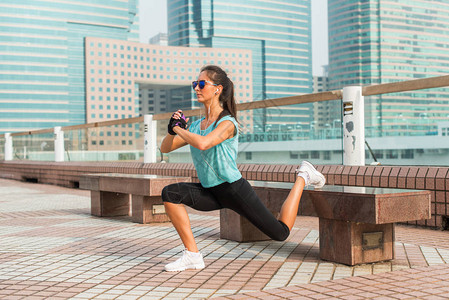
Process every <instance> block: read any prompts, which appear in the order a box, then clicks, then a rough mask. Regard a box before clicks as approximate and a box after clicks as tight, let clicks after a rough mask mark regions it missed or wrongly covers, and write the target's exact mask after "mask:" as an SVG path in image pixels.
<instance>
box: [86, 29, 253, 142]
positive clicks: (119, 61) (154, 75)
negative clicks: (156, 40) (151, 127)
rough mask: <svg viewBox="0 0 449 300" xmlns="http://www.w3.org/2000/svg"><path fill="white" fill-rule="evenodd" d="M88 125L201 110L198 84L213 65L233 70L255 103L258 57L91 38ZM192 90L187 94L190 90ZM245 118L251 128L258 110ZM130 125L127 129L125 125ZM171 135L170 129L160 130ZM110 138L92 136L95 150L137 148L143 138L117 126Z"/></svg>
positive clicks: (242, 96) (241, 91)
mask: <svg viewBox="0 0 449 300" xmlns="http://www.w3.org/2000/svg"><path fill="white" fill-rule="evenodd" d="M85 45H86V104H87V105H86V115H87V122H88V123H92V122H100V121H106V120H111V119H113V120H115V119H126V118H131V117H135V116H138V115H144V114H157V113H164V112H170V111H175V110H177V109H192V108H197V107H199V103H198V101H197V99H196V97H192V95H191V93H192V91H193V89H192V85H191V83H192V81H193V80H196V78H197V76H198V74H199V73H200V69H201V67H203V66H205V65H208V64H218V61H217V59H219V60H220V64H223V65H225V66H229V68H230V71H231V73H232V74H236V73H238V72H239V71H240V70H241V71H242V72H243V73H244V74H245V75H244V76H239V77H237V76H232V77H231V79H232V80H233V81H234V87H235V93H236V94H237V95H238V96H239V102H240V103H241V102H245V101H249V100H250V99H252V96H253V95H252V88H251V82H252V64H251V61H252V57H251V52H250V51H249V50H243V49H225V48H192V47H172V46H160V45H150V44H142V43H136V42H129V41H122V40H115V39H106V38H94V37H87V38H86V43H85ZM186 91H187V92H186ZM239 120H240V121H241V122H246V123H248V124H251V122H252V112H241V113H239ZM125 127H126V126H125ZM159 128H162V129H163V132H164V134H165V133H166V125H164V126H159ZM100 134H104V136H101V135H100V136H95V137H90V138H89V141H88V143H89V145H88V146H89V147H90V148H91V147H92V146H96V147H98V149H114V148H118V147H121V148H123V146H126V147H127V148H134V146H135V145H133V143H134V142H133V140H135V139H134V138H135V137H136V135H139V134H141V131H139V130H133V129H129V128H122V127H119V128H111V129H108V130H107V132H106V133H100Z"/></svg>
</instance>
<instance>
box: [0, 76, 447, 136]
mask: <svg viewBox="0 0 449 300" xmlns="http://www.w3.org/2000/svg"><path fill="white" fill-rule="evenodd" d="M447 86H449V75H445V76H437V77H430V78H423V79H415V80H407V81H400V82H392V83H383V84H377V85H371V86H365V87H362V95H363V96H373V95H381V94H388V93H397V92H406V91H414V90H421V89H429V88H438V87H447ZM342 97H343V93H342V90H334V91H329V92H321V93H314V94H305V95H298V96H290V97H283V98H276V99H266V100H259V101H253V102H246V103H239V104H237V110H239V111H241V110H251V109H258V108H269V107H276V106H286V105H293V104H302V103H311V102H320V101H329V100H339V99H342ZM201 110H202V109H201V108H197V109H191V110H186V111H184V112H183V113H184V115H185V116H187V117H191V116H197V115H199V114H200V113H201ZM171 115H172V113H171V112H169V113H162V114H156V115H154V116H153V120H155V121H156V120H166V119H169V118H170V117H171ZM138 122H143V116H140V117H133V118H128V119H119V120H108V121H102V122H93V123H86V124H79V125H70V126H64V127H61V130H63V131H68V130H75V129H86V128H95V127H104V126H113V125H121V124H130V123H138ZM52 132H53V128H47V129H39V130H31V131H24V132H15V133H11V136H22V135H31V134H42V133H52ZM4 136H5V135H4V134H0V137H4Z"/></svg>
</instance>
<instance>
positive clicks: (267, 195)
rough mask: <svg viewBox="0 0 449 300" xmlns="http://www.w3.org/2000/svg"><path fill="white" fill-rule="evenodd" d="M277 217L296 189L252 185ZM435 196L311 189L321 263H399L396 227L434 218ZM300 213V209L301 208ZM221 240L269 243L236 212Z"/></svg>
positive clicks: (308, 198)
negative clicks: (397, 261) (433, 205)
mask: <svg viewBox="0 0 449 300" xmlns="http://www.w3.org/2000/svg"><path fill="white" fill-rule="evenodd" d="M251 184H252V185H253V186H254V189H255V190H256V193H258V195H259V197H260V198H261V200H262V201H263V202H264V203H265V204H266V205H267V206H268V208H269V209H270V210H271V211H272V212H279V211H280V208H281V206H282V203H283V201H284V200H285V197H286V195H287V194H288V192H289V190H290V189H291V187H292V186H293V184H292V183H275V182H259V181H256V182H251ZM430 197H431V196H430V191H421V190H404V189H386V188H368V187H349V186H324V187H323V188H322V189H319V190H318V189H317V190H313V189H306V190H304V192H303V196H302V199H301V202H306V203H305V204H303V208H305V209H306V210H309V212H308V214H309V213H310V210H311V207H310V203H311V204H312V205H313V210H314V212H315V213H316V215H317V216H318V218H319V236H320V258H321V259H323V260H328V261H332V262H337V263H342V264H346V265H351V266H353V265H357V264H364V263H373V262H378V261H385V260H391V259H394V241H395V237H394V223H397V222H407V221H416V220H424V219H430V218H431V208H430V207H431V206H430V199H431V198H430ZM300 211H301V207H300ZM220 237H222V238H225V239H230V240H234V241H239V242H245V241H256V240H267V239H268V237H266V236H265V235H264V234H263V233H261V232H260V231H259V230H258V229H257V228H255V227H254V226H253V225H252V224H250V223H249V222H248V221H247V220H246V219H245V218H243V217H241V216H239V215H238V214H236V213H235V212H233V211H230V210H222V212H221V214H220Z"/></svg>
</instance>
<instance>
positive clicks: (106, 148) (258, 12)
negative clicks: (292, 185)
mask: <svg viewBox="0 0 449 300" xmlns="http://www.w3.org/2000/svg"><path fill="white" fill-rule="evenodd" d="M161 2H162V3H163V4H165V3H164V1H161ZM161 2H158V5H161ZM153 5H154V7H153ZM158 5H155V3H154V1H147V2H145V1H141V3H139V1H132V0H130V1H98V2H96V3H88V2H87V1H72V2H71V3H70V4H68V3H66V2H63V1H53V2H51V3H49V2H45V1H6V2H3V3H1V4H0V7H1V8H2V11H3V22H2V23H1V24H0V27H1V28H2V30H1V32H2V33H1V35H0V47H1V48H0V49H1V50H0V51H1V52H2V56H1V58H0V65H1V72H0V91H1V93H0V110H1V118H0V133H2V134H4V133H16V132H27V131H32V130H37V129H43V128H52V127H55V126H70V125H78V124H85V123H94V122H103V121H108V120H119V119H127V118H133V117H137V116H142V115H146V114H152V115H154V114H156V115H157V114H161V113H168V112H172V111H174V110H176V109H184V110H189V109H195V108H198V104H197V102H196V99H195V96H194V94H193V92H192V89H191V87H190V82H191V81H192V80H194V79H195V78H196V77H197V75H198V73H199V70H200V68H201V67H202V66H204V65H206V64H218V65H220V66H222V67H223V68H224V69H226V70H227V71H228V72H229V74H230V76H231V78H232V79H233V81H234V82H235V84H236V96H237V99H238V101H239V102H240V103H245V102H253V101H259V100H267V99H278V98H283V97H289V96H296V95H305V94H312V93H319V92H323V91H333V90H339V89H342V88H343V87H347V86H370V85H376V84H384V83H392V82H397V81H404V80H412V79H420V78H428V77H435V76H441V75H446V74H447V73H448V69H449V64H448V63H447V62H448V55H449V54H447V53H449V52H448V51H447V50H448V48H449V38H448V36H449V35H448V31H449V29H448V28H449V26H448V25H449V4H446V3H444V2H440V1H423V0H419V1H418V0H417V1H405V0H401V1H386V0H377V1H351V2H348V1H339V0H329V1H320V2H313V5H312V1H307V0H304V1H282V2H274V1H249V2H245V3H241V1H220V0H211V1H192V0H182V1H181V0H168V1H166V7H165V9H162V10H161V8H160V7H158ZM142 9H144V10H142ZM150 10H151V11H153V12H154V13H155V14H159V15H161V14H162V13H161V11H162V12H163V13H164V14H166V18H164V17H161V18H155V17H152V16H151V14H149V11H150ZM144 11H145V12H144ZM313 12H315V13H313ZM143 16H146V17H145V18H143ZM153 16H154V14H153ZM313 16H315V17H313ZM317 16H318V17H319V18H318V17H317ZM161 20H166V21H161ZM314 20H315V22H316V20H319V21H318V24H319V25H315V26H312V24H314ZM164 22H166V27H164V26H161V25H162V23H164ZM144 24H145V25H144ZM153 24H155V25H154V26H153ZM323 25H325V27H326V26H327V32H326V31H325V30H323V29H321V30H318V31H317V29H315V30H313V28H320V27H319V26H321V27H323ZM150 27H151V28H152V27H154V29H157V28H161V29H159V30H164V29H166V32H158V33H155V32H154V31H153V34H152V35H151V36H149V37H148V38H147V40H144V38H143V34H142V33H143V32H150V30H148V29H147V28H150ZM152 29H153V28H152ZM317 32H319V33H320V35H319V34H318V33H317ZM326 33H327V34H326ZM317 36H320V38H318V39H317ZM323 36H324V38H323ZM323 39H324V40H323ZM314 41H315V43H314ZM316 41H318V42H316ZM323 53H325V54H327V55H323ZM314 57H315V60H314ZM317 57H318V58H319V59H317ZM320 59H322V60H320ZM314 61H315V62H314ZM322 64H326V65H322ZM239 115H240V117H239V121H240V124H241V136H240V138H241V147H240V150H241V151H240V154H239V161H240V162H249V163H259V162H267V161H270V162H273V163H281V162H284V163H292V162H295V161H297V160H299V159H310V160H313V161H314V162H315V163H326V164H329V163H341V162H342V153H343V149H342V140H341V138H342V120H343V118H342V103H341V101H339V100H333V101H321V102H313V103H312V102H311V103H304V104H297V105H289V106H279V107H270V108H260V109H255V110H251V111H242V112H240V114H239ZM448 117H449V105H448V90H447V89H446V88H434V89H431V90H419V91H413V92H401V93H390V94H384V95H376V96H368V97H365V133H366V142H367V143H368V144H367V146H370V148H371V149H372V151H368V148H367V151H366V158H367V161H368V162H371V161H373V160H378V161H379V162H380V163H382V164H386V165H388V164H392V165H393V164H396V165H401V164H402V165H448V164H449V155H448V154H449V150H448V149H449V143H448V141H447V135H448V133H449V131H448V128H449V122H448ZM165 127H166V125H165V123H164V122H163V121H160V122H159V124H158V128H159V130H158V133H159V136H162V135H163V133H164V130H165ZM142 131H143V129H142V126H140V125H138V124H135V125H131V124H128V125H120V126H119V125H114V126H111V127H110V128H104V129H102V130H97V131H92V132H91V133H83V134H81V133H80V134H75V133H71V134H68V135H67V137H66V149H67V159H68V160H70V159H72V160H74V159H85V160H90V159H96V157H98V155H97V154H98V152H101V153H103V154H104V155H103V157H107V159H110V160H129V159H136V160H139V159H141V148H142V141H141V140H142V136H143V133H142ZM66 134H67V133H66ZM158 140H159V141H160V137H159V138H158ZM14 145H15V146H14V149H15V150H14V151H15V159H35V160H46V159H48V160H51V154H50V153H45V152H46V150H48V149H50V148H53V147H52V134H50V135H48V134H43V135H40V136H39V135H37V136H36V135H35V136H34V137H33V139H31V140H30V139H29V138H16V139H15V141H14ZM69 151H70V152H69ZM86 151H94V152H95V153H96V155H95V158H92V157H91V156H88V155H84V154H83V155H81V156H77V154H79V153H80V152H86ZM161 159H163V160H165V161H169V162H178V161H181V162H185V161H188V160H189V153H188V149H180V150H179V151H177V152H175V153H172V154H170V155H169V156H166V157H162V156H161Z"/></svg>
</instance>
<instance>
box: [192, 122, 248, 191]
mask: <svg viewBox="0 0 449 300" xmlns="http://www.w3.org/2000/svg"><path fill="white" fill-rule="evenodd" d="M203 120H204V118H201V119H199V120H197V121H195V122H193V124H192V125H191V126H190V127H189V131H190V132H192V133H196V134H199V135H202V136H205V135H208V134H209V133H211V132H212V130H214V129H215V128H216V126H218V124H220V123H221V122H223V121H227V120H228V121H231V122H232V123H234V126H235V130H236V134H235V135H234V136H233V137H232V138H230V139H227V140H225V141H223V142H221V143H220V144H218V145H216V146H214V147H212V148H210V149H207V150H204V151H201V150H199V149H197V148H195V147H193V146H190V153H191V155H192V159H193V164H194V165H195V169H196V172H197V174H198V179H199V180H200V182H201V185H202V186H203V187H205V188H208V187H214V186H217V185H219V184H222V183H223V182H229V183H232V182H234V181H237V180H239V179H240V178H242V174H241V173H240V171H239V169H238V168H237V162H236V160H237V153H238V143H239V136H238V135H239V130H238V123H237V121H236V120H235V119H234V118H233V117H232V116H230V115H227V116H225V117H223V118H221V119H220V120H219V121H218V122H217V124H216V125H215V122H213V123H212V124H211V125H209V127H207V128H206V129H205V130H201V121H203Z"/></svg>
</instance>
